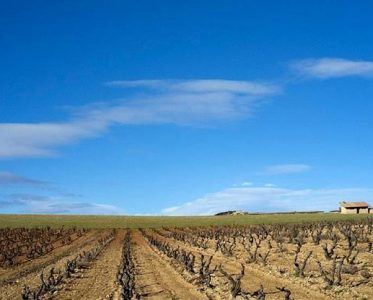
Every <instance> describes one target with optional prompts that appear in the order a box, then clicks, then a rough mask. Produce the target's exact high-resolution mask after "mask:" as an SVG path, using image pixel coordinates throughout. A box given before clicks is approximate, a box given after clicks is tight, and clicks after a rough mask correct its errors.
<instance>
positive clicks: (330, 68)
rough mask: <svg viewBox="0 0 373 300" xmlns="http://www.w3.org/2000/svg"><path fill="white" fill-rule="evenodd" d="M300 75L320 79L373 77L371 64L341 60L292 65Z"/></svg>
mask: <svg viewBox="0 0 373 300" xmlns="http://www.w3.org/2000/svg"><path fill="white" fill-rule="evenodd" d="M292 68H293V69H294V70H295V71H296V72H298V73H299V74H301V75H305V76H309V77H315V78H320V79H327V78H334V77H346V76H362V77H372V76H373V62H372V61H363V60H347V59H341V58H321V59H305V60H301V61H298V62H296V63H294V64H293V65H292Z"/></svg>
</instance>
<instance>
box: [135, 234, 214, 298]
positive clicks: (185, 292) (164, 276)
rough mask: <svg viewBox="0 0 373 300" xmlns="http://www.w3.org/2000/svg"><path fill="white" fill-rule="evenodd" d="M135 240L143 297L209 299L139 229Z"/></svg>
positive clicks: (136, 260) (137, 284)
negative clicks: (154, 247)
mask: <svg viewBox="0 0 373 300" xmlns="http://www.w3.org/2000/svg"><path fill="white" fill-rule="evenodd" d="M133 241H134V243H135V244H136V246H135V249H134V250H135V251H134V261H135V266H136V275H135V276H136V277H135V278H136V279H135V280H136V290H137V292H138V293H139V294H140V295H141V299H180V300H181V299H185V300H192V299H193V300H194V299H195V300H197V299H208V298H207V296H206V295H204V294H202V293H200V292H199V291H198V290H197V287H196V286H194V285H193V284H191V283H188V282H187V281H185V280H184V279H183V277H182V276H181V275H180V274H179V273H178V272H176V271H175V269H174V268H173V267H172V266H171V265H170V264H169V263H168V262H167V261H165V260H164V259H162V258H161V256H160V255H159V254H157V253H156V252H155V251H154V250H153V249H152V248H151V247H150V246H149V244H148V242H147V241H146V240H145V239H144V238H143V236H142V235H141V233H140V232H139V231H135V232H134V233H133Z"/></svg>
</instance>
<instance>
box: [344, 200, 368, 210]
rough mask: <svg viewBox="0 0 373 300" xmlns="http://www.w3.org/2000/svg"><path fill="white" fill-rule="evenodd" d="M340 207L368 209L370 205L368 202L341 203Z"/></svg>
mask: <svg viewBox="0 0 373 300" xmlns="http://www.w3.org/2000/svg"><path fill="white" fill-rule="evenodd" d="M340 205H341V206H342V207H344V208H367V207H369V204H368V203H366V202H345V201H343V202H341V203H340Z"/></svg>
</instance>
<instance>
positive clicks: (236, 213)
mask: <svg viewBox="0 0 373 300" xmlns="http://www.w3.org/2000/svg"><path fill="white" fill-rule="evenodd" d="M248 214H249V213H248V212H246V211H241V210H228V211H223V212H219V213H217V214H215V216H240V215H248Z"/></svg>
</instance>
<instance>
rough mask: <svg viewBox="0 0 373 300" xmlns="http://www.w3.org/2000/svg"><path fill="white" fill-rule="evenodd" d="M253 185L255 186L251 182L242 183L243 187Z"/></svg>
mask: <svg viewBox="0 0 373 300" xmlns="http://www.w3.org/2000/svg"><path fill="white" fill-rule="evenodd" d="M251 185H253V183H252V182H249V181H246V182H242V183H241V186H251Z"/></svg>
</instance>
